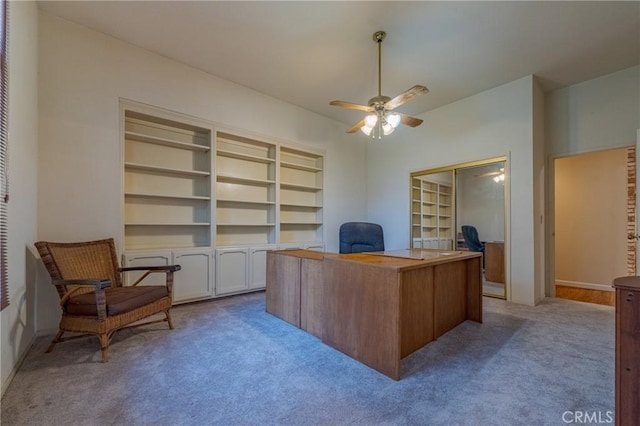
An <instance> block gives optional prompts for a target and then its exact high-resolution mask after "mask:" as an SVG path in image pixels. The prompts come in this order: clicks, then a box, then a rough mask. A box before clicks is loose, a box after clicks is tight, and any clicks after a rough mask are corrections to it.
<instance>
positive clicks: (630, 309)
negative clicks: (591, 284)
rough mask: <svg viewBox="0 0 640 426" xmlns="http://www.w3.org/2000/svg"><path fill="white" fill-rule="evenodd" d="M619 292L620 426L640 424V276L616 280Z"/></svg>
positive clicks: (618, 414)
mask: <svg viewBox="0 0 640 426" xmlns="http://www.w3.org/2000/svg"><path fill="white" fill-rule="evenodd" d="M613 287H614V288H615V289H616V425H619V426H627V425H638V424H640V420H639V419H640V277H621V278H616V279H615V280H613Z"/></svg>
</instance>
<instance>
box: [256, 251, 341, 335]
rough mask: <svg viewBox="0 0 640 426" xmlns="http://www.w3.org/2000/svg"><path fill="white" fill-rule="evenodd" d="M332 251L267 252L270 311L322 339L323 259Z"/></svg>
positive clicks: (267, 299)
mask: <svg viewBox="0 0 640 426" xmlns="http://www.w3.org/2000/svg"><path fill="white" fill-rule="evenodd" d="M327 255H329V254H328V253H323V252H317V251H312V250H279V251H270V252H268V253H267V295H266V310H267V312H269V313H270V314H272V315H275V316H277V317H278V318H281V319H283V320H285V321H287V322H288V323H291V324H293V325H295V326H296V327H299V328H302V329H303V330H305V331H306V332H308V333H310V334H313V335H314V336H316V337H318V338H320V339H321V338H322V334H323V329H324V321H323V319H322V315H323V314H324V309H323V300H324V299H323V296H322V294H323V281H324V279H323V272H322V259H323V258H324V257H325V256H327Z"/></svg>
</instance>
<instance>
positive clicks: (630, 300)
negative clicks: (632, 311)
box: [627, 292, 633, 302]
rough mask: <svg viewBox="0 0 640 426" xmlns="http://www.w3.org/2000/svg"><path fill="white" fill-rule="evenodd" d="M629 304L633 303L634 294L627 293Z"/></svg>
mask: <svg viewBox="0 0 640 426" xmlns="http://www.w3.org/2000/svg"><path fill="white" fill-rule="evenodd" d="M627 302H633V293H631V292H629V293H627Z"/></svg>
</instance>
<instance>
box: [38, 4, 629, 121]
mask: <svg viewBox="0 0 640 426" xmlns="http://www.w3.org/2000/svg"><path fill="white" fill-rule="evenodd" d="M39 8H40V9H41V10H43V11H45V12H47V13H50V14H52V15H56V16H60V17H62V18H65V19H68V20H70V21H74V22H78V23H80V24H82V25H85V26H87V27H90V28H93V29H95V30H97V31H100V32H103V33H105V34H109V35H111V36H113V37H116V38H118V39H122V40H125V41H127V42H129V43H131V44H134V45H137V46H140V47H143V48H145V49H148V50H151V51H153V52H157V53H159V54H161V55H163V56H166V57H169V58H172V59H175V60H177V61H179V62H182V63H185V64H188V65H191V66H193V67H195V68H199V69H201V70H204V71H206V72H208V73H210V74H213V75H216V76H219V77H222V78H224V79H226V80H230V81H233V82H235V83H238V84H240V85H243V86H246V87H250V88H252V89H255V90H257V91H259V92H262V93H265V94H267V95H270V96H273V97H275V98H278V99H281V100H283V101H286V102H289V103H292V104H295V105H299V106H301V107H303V108H306V109H308V110H311V111H315V112H317V113H319V114H322V115H324V116H328V117H332V118H334V119H336V120H340V121H343V122H345V123H346V124H353V123H354V122H356V121H358V120H359V119H360V118H362V114H363V113H362V112H359V111H352V110H346V109H343V108H339V107H333V106H329V102H330V101H332V100H336V99H337V100H343V101H350V102H355V103H360V104H366V103H367V101H368V100H369V98H371V97H373V96H375V95H376V94H377V78H378V77H377V46H376V44H375V43H374V42H373V40H372V34H373V33H374V32H375V31H377V30H384V31H386V32H387V38H386V40H385V41H384V43H383V46H382V94H383V95H387V96H390V97H394V96H395V95H397V94H399V93H401V92H403V91H404V90H406V89H408V88H409V87H411V86H413V85H415V84H422V85H425V86H427V87H428V88H429V89H430V92H429V93H427V94H426V95H423V96H422V97H419V98H417V99H415V100H413V101H411V102H409V103H407V104H405V105H404V106H402V107H400V108H399V109H398V110H399V111H401V112H405V113H408V114H413V115H417V114H421V113H423V112H425V111H428V110H430V109H433V108H436V107H438V106H441V105H445V104H448V103H451V102H453V101H456V100H458V99H462V98H465V97H467V96H470V95H473V94H475V93H479V92H481V91H484V90H487V89H490V88H493V87H496V86H499V85H501V84H504V83H507V82H509V81H513V80H516V79H518V78H520V77H524V76H527V75H529V74H534V75H536V76H538V77H539V78H540V80H541V82H542V83H543V87H544V88H545V90H553V89H556V88H559V87H563V86H566V85H570V84H575V83H577V82H580V81H585V80H589V79H592V78H595V77H598V76H602V75H605V74H608V73H610V72H613V71H617V70H620V69H623V68H627V67H630V66H633V65H636V64H638V63H640V2H638V1H627V2H611V1H602V2H596V1H592V2H560V1H556V2H539V1H516V2H452V1H449V2H446V1H445V2H427V1H425V2H399V1H378V2H361V1H324V2H306V1H300V2H271V1H263V2H246V1H232V2H220V1H196V2H190V1H158V2H156V1H140V2H138V1H80V2H78V1H71V2H57V1H40V2H39Z"/></svg>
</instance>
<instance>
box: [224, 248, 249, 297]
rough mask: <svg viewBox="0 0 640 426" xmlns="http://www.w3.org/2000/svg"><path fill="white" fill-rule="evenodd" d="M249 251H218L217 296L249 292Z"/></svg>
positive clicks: (226, 249)
mask: <svg viewBox="0 0 640 426" xmlns="http://www.w3.org/2000/svg"><path fill="white" fill-rule="evenodd" d="M248 265H249V249H248V248H223V249H216V296H220V295H223V294H229V293H236V292H240V291H243V290H247V288H248V287H249V279H248V278H249V273H248V272H249V267H248Z"/></svg>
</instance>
